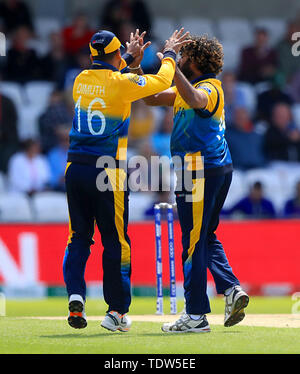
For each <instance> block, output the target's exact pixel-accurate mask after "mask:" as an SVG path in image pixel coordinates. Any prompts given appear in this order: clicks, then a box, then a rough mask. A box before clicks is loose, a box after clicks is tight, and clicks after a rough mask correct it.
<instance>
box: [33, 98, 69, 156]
mask: <svg viewBox="0 0 300 374" xmlns="http://www.w3.org/2000/svg"><path fill="white" fill-rule="evenodd" d="M72 120H73V113H72V112H71V110H70V109H69V107H68V106H67V105H66V103H65V100H64V94H63V93H62V92H60V91H54V92H53V93H52V94H51V96H50V100H49V104H48V107H47V109H46V111H45V113H43V114H42V115H41V117H40V118H39V132H40V138H41V146H42V150H43V152H45V153H47V152H49V150H50V149H51V148H53V147H55V146H56V145H57V136H56V129H57V128H58V127H60V126H62V125H65V126H68V127H69V128H70V127H71V124H72Z"/></svg>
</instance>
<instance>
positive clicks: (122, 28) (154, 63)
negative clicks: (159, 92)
mask: <svg viewBox="0 0 300 374" xmlns="http://www.w3.org/2000/svg"><path fill="white" fill-rule="evenodd" d="M135 29H136V28H135V26H134V25H133V24H132V23H131V22H129V21H122V22H121V23H120V25H119V33H118V37H119V39H120V41H121V43H122V45H124V46H125V45H126V42H127V41H128V39H129V36H130V33H131V32H135ZM146 41H149V37H148V35H147V34H146V36H145V38H144V42H146ZM157 52H159V48H158V46H157V44H156V43H155V42H154V41H153V40H151V45H150V46H149V47H148V48H146V49H145V52H144V57H143V60H142V62H141V66H142V69H143V71H144V73H145V74H154V73H156V72H157V70H158V68H159V67H160V65H161V62H160V59H159V58H158V57H157V55H156V53H157Z"/></svg>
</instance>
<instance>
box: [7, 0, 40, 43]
mask: <svg viewBox="0 0 300 374" xmlns="http://www.w3.org/2000/svg"><path fill="white" fill-rule="evenodd" d="M0 20H1V21H2V23H3V27H4V30H3V31H4V32H5V33H6V34H7V35H8V36H10V34H11V33H12V32H14V31H15V30H16V29H17V28H19V26H26V27H27V28H28V29H29V30H31V31H33V23H32V17H31V12H30V9H29V8H28V5H27V4H26V3H25V2H24V1H19V0H4V1H2V2H1V3H0Z"/></svg>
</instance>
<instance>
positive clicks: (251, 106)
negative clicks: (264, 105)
mask: <svg viewBox="0 0 300 374" xmlns="http://www.w3.org/2000/svg"><path fill="white" fill-rule="evenodd" d="M237 87H238V88H239V89H240V90H242V91H243V93H244V95H245V100H246V105H247V109H248V110H249V112H250V113H251V115H252V114H254V111H255V109H256V92H255V89H254V88H253V86H252V85H251V84H249V83H245V82H238V83H237Z"/></svg>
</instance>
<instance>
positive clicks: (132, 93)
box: [120, 28, 190, 102]
mask: <svg viewBox="0 0 300 374" xmlns="http://www.w3.org/2000/svg"><path fill="white" fill-rule="evenodd" d="M187 36H188V33H185V34H184V35H183V28H181V29H180V30H179V31H177V30H176V31H174V33H173V34H172V36H171V37H170V38H169V39H168V40H166V44H165V48H164V54H163V58H162V64H161V67H160V69H159V71H158V73H157V74H156V75H154V74H146V75H137V74H132V73H129V74H123V75H122V76H121V77H120V89H121V93H123V97H124V99H125V100H127V101H130V102H132V101H136V100H139V99H142V98H145V97H149V96H152V95H155V94H158V93H160V92H162V91H165V90H167V89H168V88H169V87H170V86H171V84H172V81H173V78H174V74H175V68H176V62H175V60H176V53H177V52H178V51H179V50H180V49H181V47H182V46H183V45H184V44H186V43H189V42H190V40H186V38H187Z"/></svg>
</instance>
